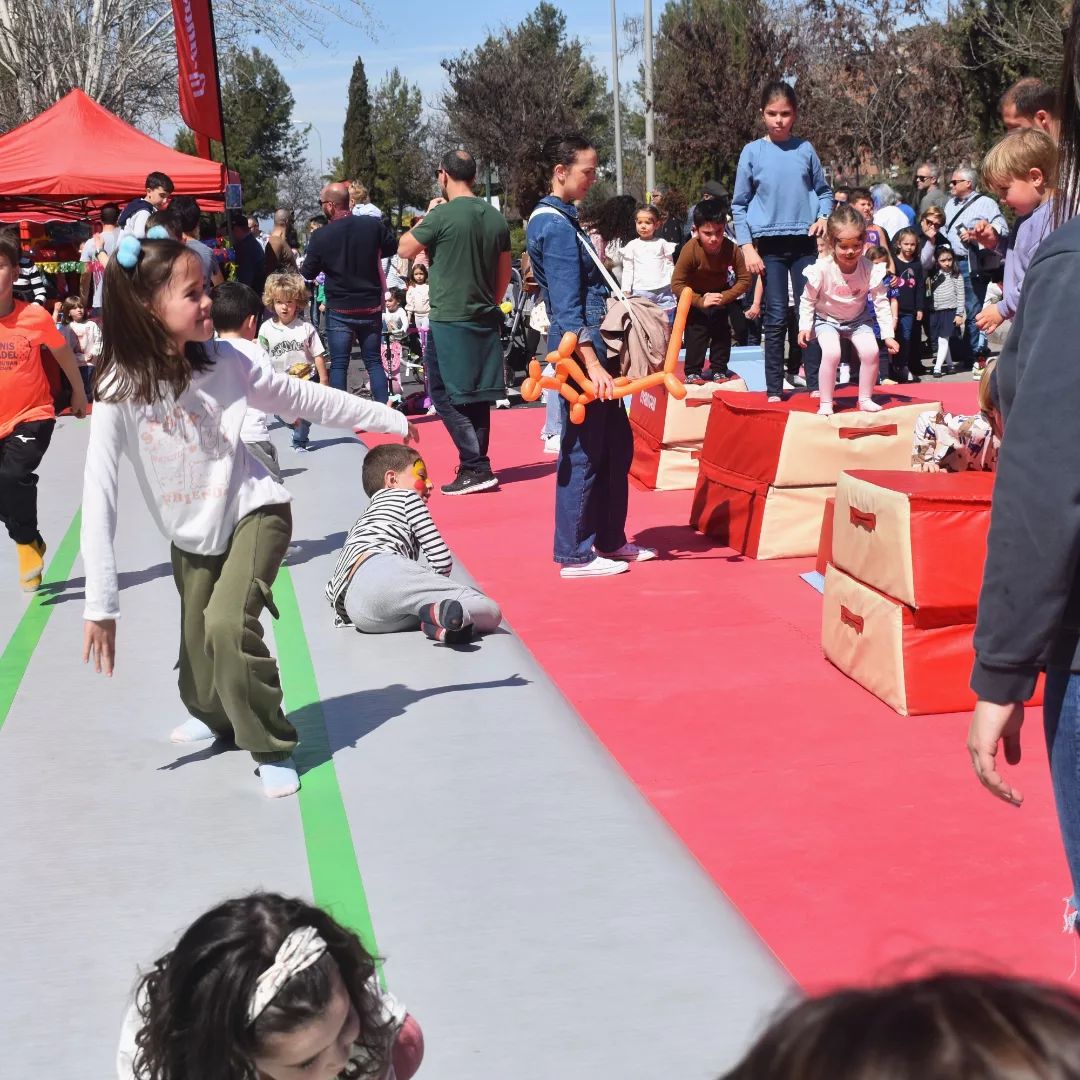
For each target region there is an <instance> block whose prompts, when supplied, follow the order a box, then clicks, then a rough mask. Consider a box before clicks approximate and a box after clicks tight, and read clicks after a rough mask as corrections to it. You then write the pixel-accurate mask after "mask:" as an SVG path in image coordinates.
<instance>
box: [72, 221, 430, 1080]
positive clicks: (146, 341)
mask: <svg viewBox="0 0 1080 1080" xmlns="http://www.w3.org/2000/svg"><path fill="white" fill-rule="evenodd" d="M105 292H106V295H107V296H108V298H109V302H108V304H106V305H105V309H104V312H103V327H102V330H103V339H104V346H103V352H102V360H101V367H100V369H99V374H98V379H97V385H96V391H97V395H98V401H97V403H96V404H95V406H94V415H93V420H92V422H91V426H90V446H89V449H88V451H87V458H86V473H85V476H84V480H83V521H82V554H83V563H84V566H85V568H86V610H85V613H84V616H83V617H84V619H85V626H84V636H83V659H84V661H88V660H93V662H94V667H95V669H96V670H97V671H99V672H100V671H104V672H105V674H107V675H111V674H112V670H113V662H114V656H115V648H116V619H117V617H118V615H119V614H120V600H119V587H118V584H117V570H116V556H115V552H114V550H113V540H114V537H115V535H116V518H117V496H118V493H119V486H120V458H121V457H122V456H124V455H126V456H127V457H128V458H129V460H130V461H131V464H132V467H133V469H134V472H135V476H136V478H137V480H138V483H139V487H140V489H141V490H142V494H143V498H144V499H145V501H146V505H147V507H148V509H149V510H150V513H151V514H152V515H153V517H154V521H155V523H156V524H157V526H158V528H159V529H160V530H161V532H162V534H163V535H164V536H165V537H167V538H168V540H169V541H170V542H171V550H172V568H173V578H174V580H175V582H176V587H177V591H178V592H179V593H180V622H181V626H180V659H179V684H180V697H181V700H182V701H183V703H184V705H185V707H186V708H187V711H188V713H189V714H190V715H189V719H188V720H186V721H185V722H184V723H182V724H181V725H180V726H179V727H177V728H176V729H175V730H174V731H173V734H172V739H173V741H174V742H184V743H189V742H197V741H200V740H207V739H213V738H222V739H232V740H234V741H235V743H236V745H237V746H238V747H240V748H241V749H243V750H248V751H250V752H251V755H252V757H253V758H254V759H255V761H256V762H257V763H258V766H259V770H258V771H259V776H260V778H261V780H262V786H263V792H264V794H265V795H267V796H268V797H270V798H277V797H280V796H283V795H291V794H293V793H294V792H295V791H297V790H298V789H299V786H300V781H299V778H298V775H297V771H296V764H295V762H294V761H293V758H292V752H293V749H294V748H295V746H296V743H297V735H296V730H295V728H294V727H293V726H292V724H291V723H289V721H288V720H287V719H286V717H285V714H284V712H283V711H282V708H281V701H282V692H281V680H280V678H279V675H278V671H277V664H276V663H275V662H274V660H273V658H272V657H271V655H270V652H269V650H268V649H267V647H266V644H265V642H264V641H263V629H262V625H261V622H260V618H261V616H262V613H263V611H264V610H265V609H266V608H269V609H270V610H271V612H273V610H274V607H273V599H272V596H271V592H270V589H271V586H272V585H273V583H274V579H275V578H276V577H277V572H278V569H279V567H280V566H281V560H282V557H283V556H284V555H285V553H286V550H287V548H288V546H289V539H290V537H291V534H292V513H291V509H290V506H289V503H290V501H291V496H290V495H289V492H288V491H287V490H286V489H285V488H284V487H283V486H282V484H281V483H280V482H279V481H277V480H275V479H274V477H273V476H271V475H270V473H269V472H268V471H267V470H266V469H265V468H264V467H263V466H262V465H261V464H259V463H257V462H256V460H255V458H254V457H252V455H251V454H249V453H248V452H247V451H246V450H245V449H244V447H243V445H242V443H241V440H240V432H241V429H242V427H243V425H244V421H245V417H246V414H247V410H248V408H249V407H254V408H257V409H262V410H263V411H266V412H284V413H286V414H288V415H291V416H310V417H312V418H314V419H316V420H318V421H319V422H320V423H323V424H327V425H330V426H333V427H344V428H358V427H362V428H365V429H367V430H369V431H385V432H389V433H393V434H395V435H398V436H399V437H401V436H405V437H415V435H416V432H415V429H414V428H413V427H412V426H411V425H410V424H408V423H407V422H406V420H405V418H404V417H403V416H402V415H401V414H400V413H397V412H394V410H393V409H389V408H387V407H386V406H385V405H377V404H375V403H373V402H368V401H363V400H361V399H360V398H355V397H352V396H351V395H349V394H346V393H344V392H343V391H340V390H331V389H330V388H328V387H324V386H316V385H315V384H314V383H310V382H307V381H306V380H303V379H293V378H290V377H289V376H288V375H284V374H282V373H280V372H275V371H272V370H268V369H265V368H263V369H260V368H259V367H257V366H256V365H255V364H253V363H252V362H251V360H250V359H249V358H248V357H247V356H246V355H245V354H244V353H243V352H241V351H240V350H239V349H238V348H236V346H234V345H233V344H231V343H230V342H228V341H211V337H212V336H213V332H214V328H213V324H212V322H211V304H210V297H208V296H207V295H206V291H205V289H204V278H203V270H202V263H201V261H200V259H199V257H198V256H197V255H196V254H195V253H194V252H193V251H192V250H191V249H190V248H188V247H186V246H185V245H184V244H182V243H179V242H178V241H175V240H156V239H154V240H145V241H139V240H137V239H136V238H135V237H131V236H126V237H124V238H123V239H122V240H121V241H120V243H119V244H118V246H117V249H116V253H115V255H114V256H113V257H112V258H111V259H110V260H109V265H108V266H107V267H106V269H105ZM205 1075H209V1074H205Z"/></svg>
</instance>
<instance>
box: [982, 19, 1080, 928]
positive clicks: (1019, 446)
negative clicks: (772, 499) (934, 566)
mask: <svg viewBox="0 0 1080 1080" xmlns="http://www.w3.org/2000/svg"><path fill="white" fill-rule="evenodd" d="M1078 91H1080V0H1074V2H1073V4H1072V13H1071V21H1070V24H1069V29H1068V32H1067V34H1066V36H1065V41H1064V63H1063V66H1062V74H1061V88H1060V92H1059V99H1058V100H1059V102H1060V117H1061V130H1060V133H1059V138H1058V147H1059V165H1058V173H1057V191H1056V194H1055V196H1054V214H1055V217H1054V220H1055V223H1056V224H1057V226H1058V227H1057V229H1056V230H1055V231H1054V233H1053V234H1052V235H1051V236H1049V237H1048V238H1047V239H1046V240H1045V241H1044V242H1043V243H1042V245H1041V246H1040V247H1039V250H1038V251H1037V252H1036V254H1035V256H1034V258H1032V260H1031V263H1030V265H1029V266H1028V270H1027V275H1026V276H1025V278H1024V287H1023V290H1022V291H1021V293H1020V303H1019V305H1018V307H1017V312H1016V318H1015V319H1014V320H1013V327H1012V331H1011V333H1010V334H1009V338H1008V340H1007V341H1006V343H1005V348H1004V349H1003V350H1002V353H1001V357H1000V359H999V360H998V364H997V369H996V371H995V374H996V375H997V381H998V391H999V396H1000V400H1001V412H1002V419H1003V422H1004V428H1005V437H1004V438H1003V439H1002V445H1001V456H1000V458H999V459H998V470H997V479H996V481H995V483H994V501H993V513H992V515H991V519H990V533H989V537H988V539H987V547H986V564H985V568H984V570H983V583H982V591H981V592H980V594H979V610H978V617H977V621H976V626H975V666H974V670H973V671H972V675H971V688H972V689H973V690H974V691H975V694H976V696H977V698H978V702H977V703H976V705H975V711H974V714H973V716H972V720H971V727H970V730H969V732H968V752H969V754H970V757H971V764H972V766H973V767H974V769H975V774H976V776H977V777H978V778H979V780H980V781H981V782H982V784H983V785H984V786H985V787H986V788H987V789H988V790H989V791H990V792H991V793H992V794H994V795H996V796H997V797H998V798H1000V799H1003V800H1004V801H1005V802H1007V803H1010V804H1012V805H1014V806H1019V805H1020V804H1021V803H1022V802H1023V796H1022V794H1021V793H1020V791H1019V790H1018V789H1017V788H1016V787H1015V786H1014V783H1013V781H1012V778H1011V777H1009V776H1006V775H1003V770H1002V769H1001V768H1000V767H999V763H998V754H999V752H1000V751H1001V750H1002V744H1003V743H1004V752H1005V760H1006V762H1008V764H1010V765H1016V764H1018V763H1019V761H1020V754H1021V745H1020V737H1021V730H1022V725H1023V723H1024V702H1026V701H1028V700H1029V699H1030V698H1031V696H1032V694H1033V693H1034V691H1035V685H1036V682H1037V680H1038V677H1039V674H1040V672H1045V673H1046V683H1045V687H1044V690H1043V729H1044V734H1045V738H1046V746H1047V751H1048V756H1049V759H1050V775H1051V778H1052V781H1053V788H1054V801H1055V803H1056V804H1057V813H1058V821H1059V824H1060V829H1061V838H1062V842H1063V844H1064V847H1065V856H1066V859H1067V861H1068V866H1069V874H1070V877H1071V879H1072V890H1071V893H1070V900H1069V903H1068V905H1067V908H1066V925H1067V927H1068V928H1070V929H1071V930H1073V931H1074V932H1075V930H1076V923H1077V917H1076V912H1077V904H1078V900H1080V783H1078V777H1080V634H1078V631H1077V627H1078V626H1080V623H1078V621H1077V612H1078V611H1080V560H1078V558H1077V552H1078V551H1080V440H1078V439H1077V438H1076V403H1077V401H1080V365H1078V364H1077V362H1076V343H1077V341H1080V304H1078V303H1077V302H1076V282H1077V280H1080V217H1077V216H1076V214H1077V211H1078V210H1080V92H1078ZM1058 895H1060V894H1058Z"/></svg>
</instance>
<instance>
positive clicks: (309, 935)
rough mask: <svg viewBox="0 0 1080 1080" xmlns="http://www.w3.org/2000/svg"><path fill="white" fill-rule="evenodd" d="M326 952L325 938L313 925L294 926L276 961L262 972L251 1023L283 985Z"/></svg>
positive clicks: (250, 1013) (252, 1004)
mask: <svg viewBox="0 0 1080 1080" xmlns="http://www.w3.org/2000/svg"><path fill="white" fill-rule="evenodd" d="M324 952H326V942H325V941H323V939H322V938H321V937H319V932H318V930H316V929H315V927H313V926H301V927H300V928H299V929H297V930H294V931H293V932H292V933H291V934H290V935H289V936H288V937H287V938H286V939H285V940H284V941H283V942H282V943H281V948H280V949H278V951H277V955H276V956H275V957H274V962H273V963H272V964H271V965H270V966H269V967H268V968H267V969H266V970H265V971H264V972H263V973H262V974H261V975H260V976H259V978H258V981H257V982H256V983H255V992H254V993H253V994H252V995H251V1002H250V1003H249V1004H248V1015H247V1019H248V1023H249V1024H253V1023H254V1022H255V1021H256V1020H257V1019H258V1018H259V1017H260V1016H261V1015H262V1014H263V1012H264V1010H265V1009H266V1007H267V1005H269V1004H270V1002H271V1001H273V1000H274V998H276V997H277V996H278V994H279V993H281V990H282V987H284V985H285V984H286V983H287V982H288V981H289V980H290V979H291V978H293V977H294V976H295V975H299V974H300V972H301V971H306V970H307V969H308V968H309V967H311V965H312V964H314V963H315V962H316V961H317V960H318V959H319V957H320V956H322V954H323V953H324Z"/></svg>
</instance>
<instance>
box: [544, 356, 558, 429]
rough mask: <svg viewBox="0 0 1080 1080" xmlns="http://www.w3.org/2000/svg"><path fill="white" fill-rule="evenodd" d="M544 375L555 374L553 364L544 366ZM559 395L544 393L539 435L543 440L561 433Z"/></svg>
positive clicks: (550, 392) (549, 392) (546, 391)
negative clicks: (542, 420)
mask: <svg viewBox="0 0 1080 1080" xmlns="http://www.w3.org/2000/svg"><path fill="white" fill-rule="evenodd" d="M544 374H545V375H554V374H555V365H554V364H545V365H544ZM560 400H561V395H560V394H558V393H557V392H556V391H555V390H545V391H544V429H543V431H542V432H541V434H542V435H543V436H544V438H545V439H546V438H549V437H550V436H552V435H559V434H561V433H562V410H561V409H560V408H559V401H560Z"/></svg>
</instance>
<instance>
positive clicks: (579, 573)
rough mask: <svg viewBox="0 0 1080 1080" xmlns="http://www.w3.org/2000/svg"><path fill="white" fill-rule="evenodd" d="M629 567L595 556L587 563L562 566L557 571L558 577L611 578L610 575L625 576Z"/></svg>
mask: <svg viewBox="0 0 1080 1080" xmlns="http://www.w3.org/2000/svg"><path fill="white" fill-rule="evenodd" d="M629 569H630V567H629V566H628V565H627V564H626V563H624V562H619V561H618V560H617V559H605V558H604V556H603V555H597V556H596V558H595V559H592V560H591V561H590V562H587V563H580V564H575V565H573V566H564V567H563V568H562V569H561V570H560V571H559V577H564V578H586V577H611V575H612V574H625V573H626V571H627V570H629Z"/></svg>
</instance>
